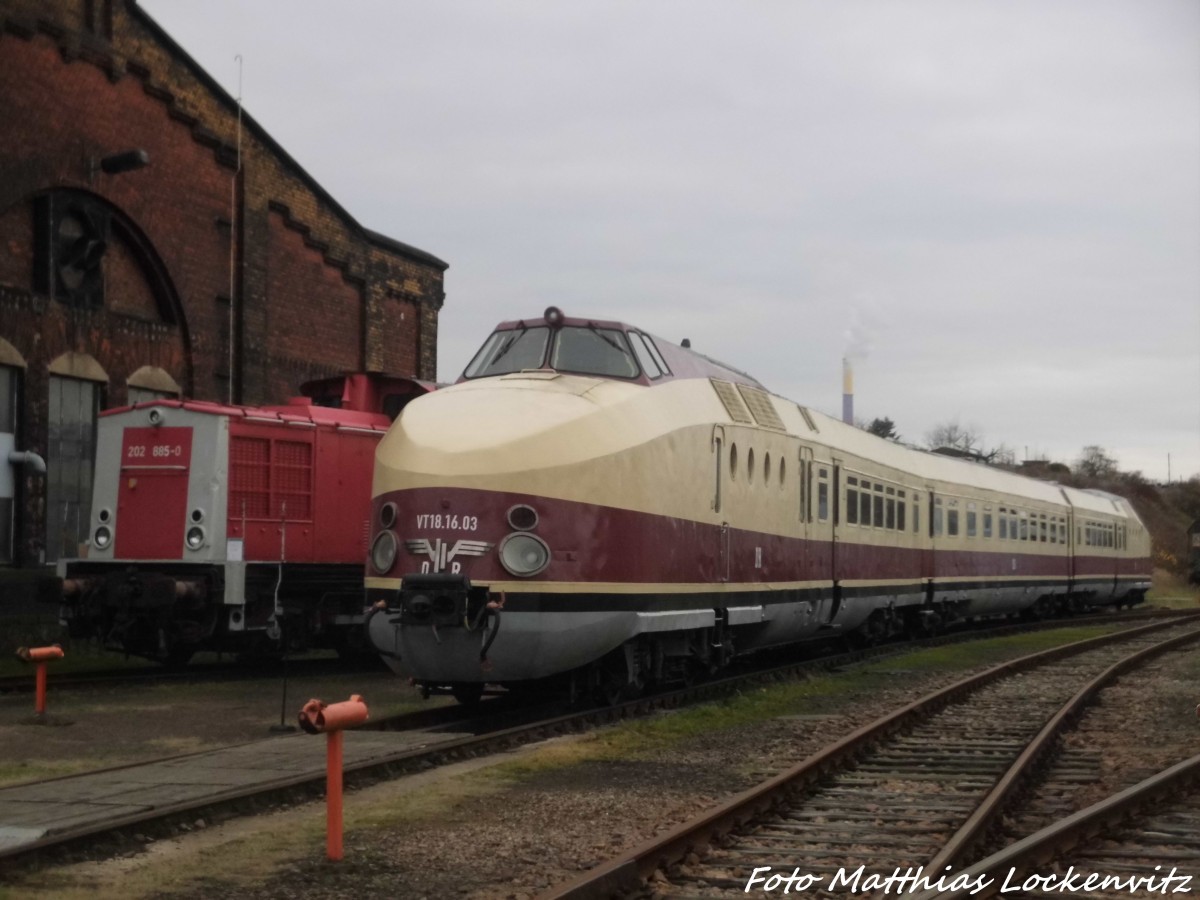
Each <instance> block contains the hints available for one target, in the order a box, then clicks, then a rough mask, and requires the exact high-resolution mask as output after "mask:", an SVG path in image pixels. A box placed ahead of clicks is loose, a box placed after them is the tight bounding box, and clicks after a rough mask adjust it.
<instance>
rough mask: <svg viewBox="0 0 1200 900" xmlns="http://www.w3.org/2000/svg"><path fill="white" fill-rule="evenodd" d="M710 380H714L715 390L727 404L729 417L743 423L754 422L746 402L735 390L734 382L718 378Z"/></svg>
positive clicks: (726, 410) (751, 423) (726, 408)
mask: <svg viewBox="0 0 1200 900" xmlns="http://www.w3.org/2000/svg"><path fill="white" fill-rule="evenodd" d="M709 381H710V382H712V386H713V390H715V391H716V392H717V396H718V397H720V398H721V402H722V403H724V404H725V412H727V413H729V418H731V419H733V421H735V422H740V423H741V424H743V425H753V424H754V417H753V416H751V415H750V411H749V410H748V409H746V404H745V403H743V402H742V398H741V396H739V395H738V392H737V391H736V390H734V387H733V384H732V383H730V382H728V381H719V380H717V379H716V378H710V379H709Z"/></svg>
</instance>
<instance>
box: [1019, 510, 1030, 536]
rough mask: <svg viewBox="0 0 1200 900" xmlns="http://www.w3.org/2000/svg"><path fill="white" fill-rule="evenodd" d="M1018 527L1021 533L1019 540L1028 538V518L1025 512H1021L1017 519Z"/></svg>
mask: <svg viewBox="0 0 1200 900" xmlns="http://www.w3.org/2000/svg"><path fill="white" fill-rule="evenodd" d="M1019 527H1020V533H1021V540H1023V541H1027V540H1029V520H1028V519H1026V518H1025V513H1021V518H1020V520H1019Z"/></svg>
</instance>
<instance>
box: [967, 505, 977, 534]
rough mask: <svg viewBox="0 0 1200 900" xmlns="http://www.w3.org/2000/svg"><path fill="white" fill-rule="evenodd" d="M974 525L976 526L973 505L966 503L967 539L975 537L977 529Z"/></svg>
mask: <svg viewBox="0 0 1200 900" xmlns="http://www.w3.org/2000/svg"><path fill="white" fill-rule="evenodd" d="M976 525H977V522H976V515H975V504H974V503H968V504H967V537H975V536H976V534H977V533H978V529H977V527H976Z"/></svg>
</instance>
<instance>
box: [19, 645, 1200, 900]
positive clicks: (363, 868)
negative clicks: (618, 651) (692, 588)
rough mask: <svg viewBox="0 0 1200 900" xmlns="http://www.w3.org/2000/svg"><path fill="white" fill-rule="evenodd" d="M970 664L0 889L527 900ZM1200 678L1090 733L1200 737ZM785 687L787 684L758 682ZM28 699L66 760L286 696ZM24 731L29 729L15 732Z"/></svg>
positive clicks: (1151, 687)
mask: <svg viewBox="0 0 1200 900" xmlns="http://www.w3.org/2000/svg"><path fill="white" fill-rule="evenodd" d="M1012 655H1019V654H1018V653H1016V652H1015V651H1014V653H1013V654H1012ZM989 664H990V662H989ZM980 667H982V666H980ZM963 674H964V672H963V671H953V672H949V671H931V672H923V671H920V670H919V669H908V668H896V669H895V670H894V671H889V670H885V671H883V672H882V677H870V678H869V677H865V676H862V675H861V674H856V672H855V671H854V670H850V671H847V672H845V673H842V674H840V675H838V676H837V677H836V685H837V687H836V690H835V691H833V692H832V693H828V694H824V695H818V696H816V697H813V698H809V699H808V700H806V701H804V702H797V704H796V705H795V708H794V709H793V710H792V712H791V714H784V715H777V716H773V717H771V718H768V719H765V720H762V721H757V722H754V723H752V724H746V723H744V722H743V723H742V724H740V725H738V724H736V722H737V721H739V720H737V719H736V717H731V718H728V719H722V717H721V715H720V714H719V710H718V713H717V714H714V715H713V716H712V718H711V722H712V726H711V727H705V728H699V729H693V730H691V731H688V732H680V733H676V734H674V736H673V737H672V738H671V739H669V740H664V739H662V737H661V733H660V732H661V731H662V729H661V728H660V726H666V725H670V724H671V722H672V721H679V720H680V719H681V718H683V717H687V716H695V713H690V712H687V711H685V712H682V713H664V714H660V715H659V716H657V717H655V718H654V719H653V720H651V721H650V722H643V723H632V724H628V723H627V724H622V725H618V726H613V727H611V728H609V729H602V730H601V731H600V732H595V733H591V734H588V735H583V736H574V737H569V738H558V739H555V740H553V741H550V742H546V743H544V744H541V745H538V746H535V747H527V748H523V749H521V750H518V751H514V752H512V753H508V754H502V755H501V756H499V757H492V758H488V759H483V760H472V761H470V762H466V763H460V764H457V765H454V766H449V767H445V768H441V769H436V770H431V771H428V772H426V773H423V774H422V775H420V776H417V777H415V778H407V779H401V780H398V781H394V782H389V783H385V784H380V785H376V786H374V787H371V788H367V789H364V790H361V791H357V792H354V793H352V794H350V795H348V797H347V799H346V841H345V859H344V860H343V861H341V862H339V863H331V862H329V861H327V860H326V859H325V854H324V815H325V811H324V805H323V804H321V803H319V802H318V803H310V804H304V805H302V806H298V807H295V808H292V809H287V810H283V811H280V812H276V813H273V814H271V815H267V816H259V817H254V818H247V819H240V820H234V821H231V822H227V823H224V824H220V825H213V824H211V823H204V822H197V823H196V826H195V827H194V828H193V829H191V830H190V831H189V833H186V834H180V835H178V836H177V837H175V838H173V839H169V840H160V841H153V842H147V843H146V844H145V846H144V847H142V848H140V849H137V850H133V851H131V852H130V853H128V854H126V855H125V856H123V857H119V858H115V859H109V860H102V861H96V862H89V863H79V864H74V865H70V866H59V867H53V866H51V867H49V868H46V869H43V870H42V871H40V872H30V873H23V874H22V875H21V876H20V878H19V879H18V880H16V881H15V882H14V883H12V884H11V885H10V887H8V888H7V889H6V888H4V887H0V898H2V900H18V898H20V900H25V898H30V900H42V898H50V897H53V898H55V900H73V898H84V897H86V898H88V900H106V898H110V897H111V898H117V897H120V898H155V900H210V898H213V897H223V896H237V897H239V898H240V897H245V898H250V900H285V898H286V900H290V898H301V897H303V898H318V900H323V898H343V897H345V898H351V897H353V898H372V897H389V898H393V897H394V898H442V897H456V898H475V900H483V898H514V900H524V898H529V897H532V896H534V895H535V894H536V893H538V892H540V891H542V890H544V889H546V888H548V887H550V886H553V885H556V884H560V883H562V882H563V881H565V880H567V879H570V878H572V877H574V876H575V875H577V874H579V873H580V872H582V871H584V870H586V869H587V868H589V867H591V866H593V865H595V864H597V863H599V862H601V861H603V860H605V859H607V858H610V857H612V856H614V855H616V854H617V853H618V852H620V851H621V850H622V849H626V848H629V847H631V846H633V845H635V844H637V843H640V842H642V841H645V840H647V839H649V838H651V837H652V836H654V835H655V834H658V833H661V832H662V831H663V830H665V829H667V828H669V827H670V826H672V825H674V824H677V823H680V822H683V821H685V820H687V819H689V818H691V817H692V816H694V815H696V814H698V813H700V812H701V811H703V810H704V809H706V808H708V807H709V806H711V805H712V804H714V803H715V802H717V801H719V800H721V799H723V798H725V797H728V796H730V795H731V794H733V793H735V792H737V791H739V790H742V789H745V788H747V787H749V786H751V785H753V784H755V783H757V782H758V781H760V780H761V779H762V778H763V777H765V776H767V775H769V774H772V773H775V772H778V771H780V770H782V769H783V768H785V767H787V766H790V765H793V764H794V763H796V762H798V761H800V760H801V759H803V758H805V757H806V756H808V755H809V754H810V753H811V752H813V751H815V750H816V749H818V748H819V747H820V746H823V745H824V744H826V743H828V742H829V741H831V740H834V739H836V738H838V737H840V736H842V735H844V734H846V733H848V732H849V731H851V730H853V729H854V728H856V727H858V726H859V725H861V724H864V723H865V722H867V721H870V720H872V719H874V718H877V717H878V716H879V715H881V714H883V713H884V712H885V711H887V710H889V709H891V708H892V707H893V706H894V705H896V704H897V703H898V702H899V701H900V700H902V699H911V698H913V697H916V696H919V695H921V694H923V693H926V692H928V691H929V690H932V689H934V688H935V687H936V686H938V685H940V684H943V683H946V682H948V681H950V680H953V679H956V678H958V677H961V676H962V675H963ZM389 678H391V676H386V675H383V674H382V673H380V675H379V679H378V680H377V681H371V682H366V681H363V680H361V678H359V679H358V680H357V681H355V683H353V684H351V683H350V681H348V680H346V679H344V678H338V679H334V678H329V679H325V680H323V682H322V683H319V684H309V685H304V686H303V687H301V686H300V685H295V686H294V690H295V694H294V698H293V699H292V700H290V701H289V703H290V706H291V707H294V708H296V709H298V708H299V705H300V703H302V702H303V700H304V699H307V696H308V695H310V694H311V695H315V696H323V698H324V699H328V698H330V697H340V696H344V695H346V694H348V693H350V692H355V691H356V692H360V693H363V694H364V695H366V696H367V697H368V701H369V702H374V703H379V704H381V705H384V706H386V705H387V704H395V705H396V706H397V707H399V706H401V705H403V704H404V702H405V697H406V695H407V697H408V698H409V699H412V698H415V696H416V695H415V692H412V689H411V688H409V687H407V686H406V685H404V684H403V683H400V682H398V680H397V679H394V678H391V681H390V682H388V680H387V679H389ZM1197 684H1200V651H1190V652H1185V653H1178V654H1173V655H1172V656H1171V657H1170V658H1169V659H1168V660H1167V661H1166V662H1164V663H1163V664H1162V665H1161V666H1159V667H1158V670H1157V672H1156V674H1155V675H1154V676H1153V677H1147V678H1139V679H1125V680H1123V681H1122V689H1123V690H1137V691H1138V692H1139V696H1141V697H1143V698H1144V703H1143V705H1142V707H1141V709H1140V711H1139V714H1138V717H1137V719H1136V720H1135V721H1131V722H1130V730H1129V732H1128V733H1127V734H1125V735H1121V734H1116V733H1113V734H1108V735H1106V734H1104V733H1101V734H1100V735H1098V736H1097V737H1096V738H1095V739H1096V740H1097V741H1111V742H1112V748H1111V753H1112V759H1113V760H1114V763H1113V765H1114V768H1115V769H1117V770H1120V769H1123V768H1130V769H1134V768H1136V769H1137V770H1139V771H1140V770H1144V769H1148V768H1152V767H1155V766H1157V765H1158V763H1159V761H1160V760H1165V759H1167V758H1168V757H1172V756H1173V755H1174V756H1175V758H1182V757H1183V756H1187V755H1191V754H1192V753H1195V752H1196V750H1197V747H1198V746H1200V726H1198V725H1197V722H1196V720H1195V718H1194V714H1193V712H1192V711H1193V709H1194V707H1195V704H1196V702H1198V701H1200V689H1197V687H1196V685H1197ZM775 690H783V689H776V688H771V689H762V691H760V692H755V694H756V696H757V695H758V694H762V695H763V696H768V695H769V694H770V692H771V691H775ZM122 693H125V692H122ZM139 693H140V692H139ZM302 695H304V696H302ZM205 697H208V698H209V699H208V700H207V701H206V700H205V699H204V698H205ZM372 697H374V698H375V699H374V700H373V701H372ZM28 699H29V698H28V697H24V698H21V699H20V702H14V700H13V698H11V697H3V698H0V742H2V743H3V745H4V746H5V749H6V750H8V748H9V747H10V746H13V747H14V748H16V747H18V746H19V747H22V748H24V749H23V750H19V751H18V752H17V753H15V754H13V755H11V756H10V755H9V754H8V753H6V754H5V755H6V756H7V757H8V758H9V759H10V760H11V759H13V758H14V757H18V758H26V759H27V758H28V757H25V756H24V753H26V752H30V751H33V750H34V749H35V747H36V745H37V744H38V741H39V738H42V739H45V740H46V741H48V742H49V745H50V746H51V747H53V746H57V747H58V750H53V749H50V750H49V752H50V754H51V756H53V754H54V753H56V752H60V751H61V757H60V758H62V759H69V758H70V753H71V752H72V749H71V748H72V746H74V747H75V751H74V752H77V751H78V744H79V743H91V745H92V746H93V747H94V749H95V750H96V752H97V753H99V754H107V755H108V758H110V759H111V758H118V757H122V756H126V757H127V756H128V755H129V754H131V753H135V752H138V751H139V749H140V750H144V751H145V753H144V755H145V756H154V755H157V754H160V753H161V752H162V751H161V749H159V750H150V749H148V747H147V746H145V745H139V744H138V743H137V738H135V733H136V734H137V735H140V739H141V740H142V741H149V742H151V743H153V742H155V741H158V742H161V741H163V740H168V738H167V737H166V736H165V732H163V731H161V730H159V729H162V728H164V726H163V724H162V723H165V722H170V721H174V722H175V723H176V726H175V727H174V730H173V731H171V734H172V735H173V736H172V737H170V738H169V741H181V740H183V741H186V742H194V743H195V744H196V745H197V746H199V745H210V744H219V743H224V742H228V741H230V740H242V739H248V738H249V739H252V738H254V737H257V736H262V735H263V732H264V730H265V729H266V727H267V726H268V725H270V724H271V723H272V721H277V720H278V710H279V694H278V685H272V683H271V682H267V683H263V684H256V685H254V686H253V687H251V688H247V687H246V686H245V685H241V686H222V685H216V686H214V685H207V686H195V688H194V694H193V693H192V689H190V688H189V689H184V688H183V687H180V686H175V687H171V688H165V689H162V690H161V691H160V690H159V689H147V690H146V691H145V692H144V696H141V697H138V698H135V699H134V698H122V697H120V696H113V697H111V698H108V700H107V701H105V700H103V699H102V698H100V697H98V696H96V695H95V694H94V693H93V694H91V695H89V696H87V697H80V698H78V699H72V698H71V697H69V696H65V695H64V696H62V697H60V698H59V699H58V706H55V707H54V709H56V710H58V712H60V713H61V714H63V715H64V716H68V717H70V716H74V717H75V724H74V725H71V726H62V727H60V728H38V727H34V726H21V725H19V724H16V723H15V722H14V721H13V719H14V718H17V717H19V716H20V715H22V713H23V711H22V710H20V709H19V708H17V707H19V706H20V705H21V704H24V703H26V702H28ZM743 699H754V698H753V697H750V698H743ZM52 702H53V701H52ZM76 704H77V705H76ZM726 708H728V709H732V708H733V706H732V704H731V705H729V706H727V707H726ZM134 710H136V711H137V713H138V714H137V715H136V716H134V717H133V718H138V719H142V721H140V722H138V724H136V725H135V726H130V728H131V730H130V733H129V734H128V735H125V736H117V735H115V734H112V733H111V732H113V730H114V729H117V728H118V723H121V722H125V723H128V721H129V718H130V714H131V712H133V711H134ZM218 710H220V711H221V712H218ZM224 711H228V713H229V715H226V714H225V712H224ZM93 717H103V721H104V722H105V725H104V727H102V728H98V727H96V725H97V722H98V721H99V719H97V718H93ZM673 717H676V718H674V719H673ZM705 721H707V720H705ZM155 722H157V723H159V724H158V726H157V727H156V725H155V724H154V723H155ZM181 722H191V723H193V724H194V726H195V727H194V728H192V729H191V730H190V731H189V732H188V735H189V736H188V737H187V738H180V737H179V736H178V735H179V723H181ZM1133 733H1136V735H1138V736H1140V738H1141V741H1140V746H1139V749H1138V750H1137V751H1136V752H1132V751H1130V750H1129V747H1128V743H1127V741H1126V738H1127V737H1128V735H1129V734H1133ZM89 735H90V737H89ZM631 735H632V737H631ZM656 735H657V736H658V737H656ZM14 737H15V739H16V740H18V741H20V742H24V743H21V744H19V745H12V744H10V743H9V742H10V741H11V740H13V739H14ZM70 742H76V743H75V744H74V745H73V744H71V743H70ZM156 746H157V745H156ZM189 749H190V748H189ZM1131 753H1132V755H1131ZM1131 760H1136V763H1137V765H1136V767H1135V766H1131V765H1130V761H1131Z"/></svg>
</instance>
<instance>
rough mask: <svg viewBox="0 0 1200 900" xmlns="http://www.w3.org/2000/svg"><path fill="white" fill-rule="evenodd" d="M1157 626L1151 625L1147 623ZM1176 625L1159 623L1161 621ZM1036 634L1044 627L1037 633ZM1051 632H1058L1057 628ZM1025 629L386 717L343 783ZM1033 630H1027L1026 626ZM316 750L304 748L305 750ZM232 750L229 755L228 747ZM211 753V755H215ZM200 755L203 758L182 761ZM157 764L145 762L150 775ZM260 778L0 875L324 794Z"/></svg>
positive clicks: (23, 848) (315, 775)
mask: <svg viewBox="0 0 1200 900" xmlns="http://www.w3.org/2000/svg"><path fill="white" fill-rule="evenodd" d="M1106 618H1108V617H1090V618H1087V619H1084V620H1082V622H1086V623H1087V624H1097V623H1099V622H1102V620H1104V619H1106ZM1156 618H1158V617H1156ZM1175 618H1178V617H1177V616H1172V617H1168V618H1166V622H1168V623H1169V622H1170V620H1171V619H1175ZM1112 619H1114V620H1115V622H1120V623H1123V624H1130V623H1132V622H1133V619H1132V618H1130V617H1128V616H1120V617H1112ZM1042 626H1045V625H1042ZM1057 626H1061V623H1058V624H1057ZM1030 628H1031V625H1024V626H1004V628H1001V629H991V630H989V631H986V632H983V634H980V632H978V631H976V632H955V634H954V635H948V636H942V637H937V638H926V640H925V641H919V642H913V643H906V644H890V646H882V647H875V648H869V649H864V650H857V652H854V653H848V654H838V655H832V656H826V658H821V659H816V660H806V661H803V662H791V664H787V665H784V666H774V667H769V668H767V670H758V671H752V672H749V673H743V674H738V676H734V677H730V678H725V679H721V680H716V682H709V683H704V684H700V685H694V686H691V688H689V689H686V690H680V691H672V692H670V694H662V695H656V696H652V697H643V698H640V700H635V701H630V702H626V703H623V704H619V706H616V707H607V708H593V709H584V710H580V709H571V710H568V709H566V708H565V707H563V706H562V704H553V706H548V707H547V706H545V704H540V706H536V707H534V706H529V704H524V706H522V704H520V703H516V702H509V701H511V700H516V698H504V697H498V698H494V700H487V701H485V702H482V703H481V704H479V708H478V709H476V710H472V712H469V713H467V712H464V710H463V708H461V707H444V708H434V709H425V710H419V712H416V713H415V714H406V715H400V716H392V718H386V719H380V720H377V721H372V722H371V724H368V726H367V727H364V728H359V730H355V731H356V732H362V733H366V732H370V731H398V732H404V736H403V737H404V740H403V742H401V743H400V744H398V745H397V748H396V749H395V750H394V751H386V750H385V751H382V752H373V754H371V755H370V758H364V760H361V761H358V762H356V761H354V760H353V757H352V755H350V754H349V752H348V756H347V766H346V779H344V780H346V784H347V786H362V785H367V784H373V782H377V781H380V780H385V779H390V778H396V776H401V775H404V774H409V773H413V772H419V770H424V769H428V768H431V767H434V766H440V764H446V763H451V762H456V761H460V760H466V758H472V757H476V756H481V755H486V754H492V752H497V751H503V750H508V749H511V748H514V746H517V745H521V744H526V743H532V742H536V740H540V739H545V738H548V737H554V736H558V734H563V733H570V732H580V731H583V730H587V728H590V727H595V726H599V725H604V724H607V722H612V721H617V720H619V719H624V718H631V716H637V715H644V714H648V713H652V712H654V710H658V709H662V708H673V707H678V706H683V704H685V703H694V702H700V701H703V700H709V698H713V697H721V696H728V695H730V694H732V692H734V691H738V690H743V689H745V688H746V686H748V684H755V683H763V682H767V683H769V682H778V680H784V679H786V678H794V677H799V676H804V674H808V673H811V672H816V671H822V670H829V668H834V670H836V668H840V667H842V666H846V665H851V664H853V662H857V661H862V660H865V659H872V658H880V656H886V655H889V654H895V653H902V652H910V650H912V649H914V648H919V647H923V646H937V644H944V643H954V642H961V641H966V640H977V638H979V637H992V636H996V635H1006V634H1013V632H1016V631H1022V630H1028V629H1030ZM1034 628H1036V626H1034ZM347 737H348V738H349V739H350V742H349V743H348V744H347V746H348V751H349V750H350V749H352V748H353V740H354V733H353V732H352V733H350V734H348V736H347ZM268 740H274V742H286V743H283V744H272V745H268V743H266V742H254V744H251V745H245V748H253V750H252V752H254V754H257V755H258V756H260V757H263V758H274V756H275V755H276V754H277V752H278V751H277V750H276V748H293V749H294V748H295V746H298V745H296V744H295V743H294V740H300V742H304V740H305V738H302V737H299V736H294V739H293V738H292V737H288V738H270V739H268ZM316 743H319V742H311V740H310V742H308V746H311V748H313V749H314V750H317V751H318V755H319V748H316ZM233 750H238V748H233ZM217 752H220V751H217ZM192 756H203V755H192ZM187 760H188V757H186V756H185V757H174V758H172V760H164V761H160V763H163V764H173V766H178V764H186V762H187ZM160 763H150V764H149V766H157V764H160ZM131 768H132V767H122V768H121V769H109V770H107V772H98V773H90V774H88V775H82V776H72V778H67V779H56V780H52V781H43V782H38V784H35V785H24V786H18V787H14V788H7V790H0V809H2V808H4V803H5V800H6V797H10V796H11V794H12V792H14V791H20V790H22V788H32V790H34V791H35V792H36V793H37V794H38V796H41V797H47V796H52V794H53V793H54V792H55V791H56V790H61V788H62V787H64V786H66V787H70V786H71V785H70V784H68V782H72V781H74V780H77V779H84V778H90V779H94V780H95V779H106V778H108V779H114V780H120V779H121V778H122V773H124V772H126V770H128V769H131ZM283 768H284V767H282V766H281V767H280V769H281V773H274V772H264V773H263V774H262V776H260V778H256V779H254V780H253V782H252V784H248V785H245V786H244V787H239V788H236V790H223V791H221V792H220V796H217V794H215V793H212V792H208V793H204V792H200V793H196V794H193V796H190V797H185V798H180V799H176V800H174V802H170V803H156V804H154V808H152V809H149V810H145V811H143V812H138V814H127V815H112V816H107V817H101V818H96V820H94V821H88V822H80V823H77V824H74V826H72V827H70V828H64V829H56V830H54V832H53V833H47V834H46V835H43V836H41V838H38V839H37V840H32V841H26V842H24V844H23V845H19V846H8V847H5V846H2V845H0V866H4V865H8V864H13V863H24V862H29V860H34V859H36V858H38V857H42V856H46V854H47V853H54V854H55V857H59V856H60V854H61V853H62V852H67V853H71V854H74V853H76V852H77V851H78V852H82V853H86V854H92V853H97V852H98V853H103V852H106V847H108V848H113V850H121V848H126V847H127V846H128V845H130V842H131V841H132V840H133V838H134V835H142V836H143V838H145V836H148V835H151V836H166V835H169V834H172V833H173V832H174V830H176V829H178V828H179V827H180V824H181V823H187V822H191V821H194V820H196V818H198V817H203V818H205V820H208V821H220V820H223V818H229V817H233V816H238V815H247V814H254V812H259V811H263V810H264V809H269V808H272V806H277V805H278V804H281V803H294V802H302V800H308V799H316V798H318V797H320V796H322V794H323V792H324V772H323V767H322V766H320V764H317V766H313V767H310V769H308V770H305V772H282V769H283Z"/></svg>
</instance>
